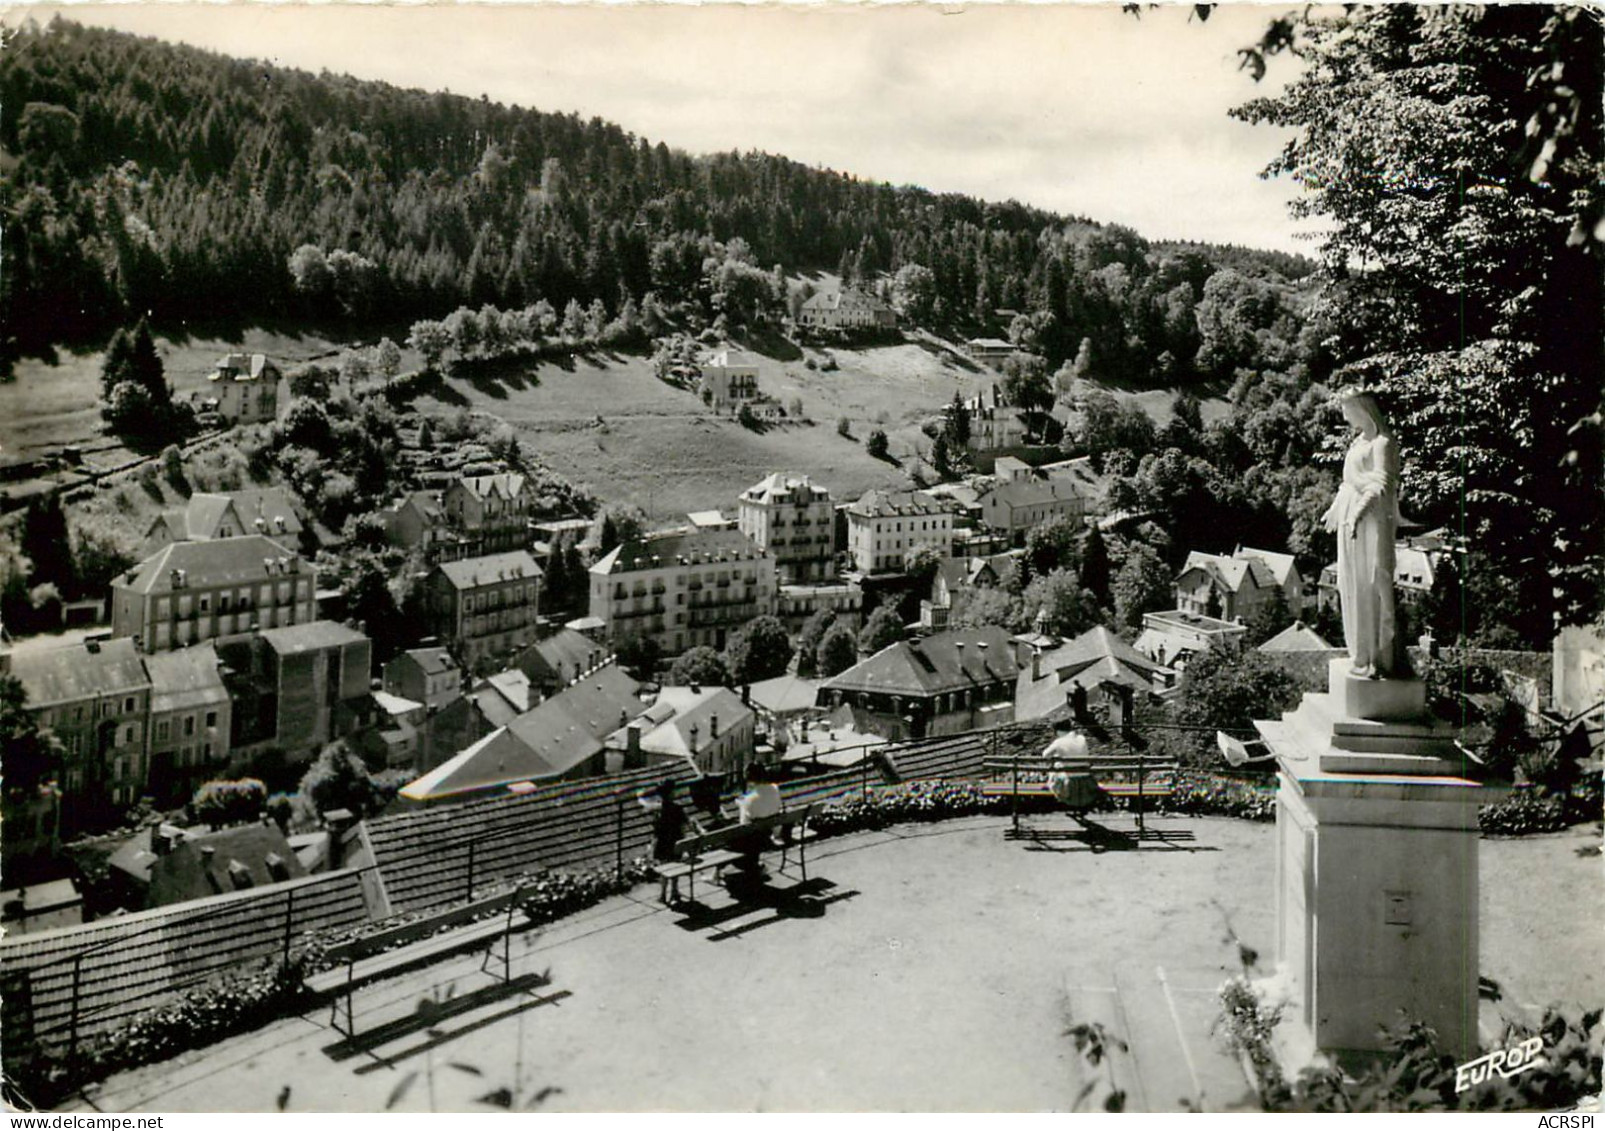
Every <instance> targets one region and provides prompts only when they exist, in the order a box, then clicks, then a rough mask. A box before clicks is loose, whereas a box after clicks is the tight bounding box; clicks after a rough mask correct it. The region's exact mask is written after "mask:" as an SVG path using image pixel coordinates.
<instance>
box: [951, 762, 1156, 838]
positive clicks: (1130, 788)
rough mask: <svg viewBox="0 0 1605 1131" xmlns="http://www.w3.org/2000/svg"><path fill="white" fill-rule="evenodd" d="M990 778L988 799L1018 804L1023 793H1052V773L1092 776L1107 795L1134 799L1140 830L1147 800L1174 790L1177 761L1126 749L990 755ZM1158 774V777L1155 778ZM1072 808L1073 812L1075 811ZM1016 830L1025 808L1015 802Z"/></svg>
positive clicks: (987, 764)
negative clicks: (1125, 778) (1120, 777)
mask: <svg viewBox="0 0 1605 1131" xmlns="http://www.w3.org/2000/svg"><path fill="white" fill-rule="evenodd" d="M982 768H983V770H984V772H985V773H986V774H987V775H988V776H989V777H990V778H991V780H988V781H984V782H982V783H981V794H982V796H984V797H1009V798H1013V799H1015V801H1016V802H1018V800H1019V799H1020V798H1022V797H1053V796H1055V795H1054V792H1053V786H1052V784H1051V783H1050V782H1049V780H1048V779H1049V776H1050V775H1052V774H1072V775H1082V776H1088V777H1091V778H1092V779H1093V780H1094V782H1095V783H1096V784H1097V787H1098V791H1099V792H1100V793H1102V794H1103V795H1105V796H1107V797H1127V798H1131V799H1132V800H1133V801H1134V802H1135V808H1136V812H1137V828H1138V830H1139V831H1142V830H1144V829H1145V825H1144V822H1143V802H1144V800H1146V799H1147V798H1150V797H1169V796H1170V794H1171V791H1172V789H1173V782H1174V776H1175V772H1176V762H1175V761H1174V760H1173V759H1168V758H1149V757H1147V756H1145V755H1142V754H1132V753H1130V752H1127V751H1109V752H1106V753H1097V754H1093V753H1089V754H1087V755H1086V756H1085V757H1080V758H1074V757H1062V756H1058V757H1048V756H1046V755H1042V754H1020V755H1016V756H1015V757H1013V758H988V759H986V760H985V761H984V762H983V763H982ZM1116 774H1120V775H1127V776H1135V778H1136V780H1135V781H1122V780H1118V779H1116V778H1114V777H1113V776H1112V775H1116ZM1152 778H1157V779H1158V780H1157V781H1156V780H1151V779H1152ZM1072 811H1073V810H1072ZM1013 817H1014V822H1013V831H1014V834H1015V835H1018V834H1019V830H1020V808H1019V805H1018V803H1017V804H1016V805H1015V806H1014V812H1013Z"/></svg>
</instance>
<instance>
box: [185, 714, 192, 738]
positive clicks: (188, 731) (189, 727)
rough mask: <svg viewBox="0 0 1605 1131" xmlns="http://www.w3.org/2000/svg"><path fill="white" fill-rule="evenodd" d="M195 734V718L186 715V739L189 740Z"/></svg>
mask: <svg viewBox="0 0 1605 1131" xmlns="http://www.w3.org/2000/svg"><path fill="white" fill-rule="evenodd" d="M194 733H195V716H194V715H185V716H184V737H185V738H188V737H190V736H191V735H192V734H194Z"/></svg>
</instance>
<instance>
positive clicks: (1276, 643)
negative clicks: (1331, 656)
mask: <svg viewBox="0 0 1605 1131" xmlns="http://www.w3.org/2000/svg"><path fill="white" fill-rule="evenodd" d="M1259 650H1260V651H1261V652H1330V651H1331V650H1332V645H1330V644H1328V643H1327V642H1326V641H1325V640H1322V639H1321V637H1320V635H1319V634H1318V633H1317V632H1316V631H1315V630H1314V629H1313V628H1311V627H1310V626H1309V625H1307V624H1305V623H1304V622H1303V621H1294V622H1293V623H1292V624H1290V625H1288V626H1287V627H1286V628H1284V629H1282V631H1281V632H1278V633H1277V634H1276V635H1275V636H1273V637H1271V638H1270V639H1269V640H1267V641H1266V642H1265V643H1263V644H1261V645H1260V646H1259Z"/></svg>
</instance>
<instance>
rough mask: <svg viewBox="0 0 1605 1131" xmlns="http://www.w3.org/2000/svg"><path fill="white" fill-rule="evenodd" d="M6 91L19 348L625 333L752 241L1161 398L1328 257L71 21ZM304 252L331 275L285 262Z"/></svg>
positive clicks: (1205, 372)
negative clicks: (419, 323)
mask: <svg viewBox="0 0 1605 1131" xmlns="http://www.w3.org/2000/svg"><path fill="white" fill-rule="evenodd" d="M0 104H3V105H5V106H6V107H7V108H8V111H9V112H8V113H7V114H6V115H5V116H4V119H3V123H0V145H3V147H4V150H5V158H4V159H5V168H6V172H7V177H6V182H5V190H4V191H5V198H4V201H3V204H4V208H5V214H6V218H7V219H8V221H10V222H9V223H7V224H6V226H5V237H4V238H5V245H4V251H5V256H6V259H7V261H8V263H9V264H10V265H11V267H12V269H11V270H9V271H7V272H6V273H5V277H4V279H3V281H0V287H3V290H0V317H3V319H4V323H5V326H6V328H7V333H8V334H10V335H13V336H14V337H13V338H12V339H11V340H10V341H8V342H7V343H6V352H7V355H8V356H16V355H17V354H18V353H19V352H22V353H27V352H31V351H34V350H38V349H41V348H44V347H46V346H48V345H51V344H53V343H60V342H64V341H81V340H102V339H104V337H105V336H106V334H107V333H109V332H110V329H111V328H112V327H113V326H115V325H117V324H119V323H121V322H125V321H128V320H129V319H130V317H131V316H138V315H144V314H148V315H149V316H150V318H151V320H152V322H153V324H154V325H155V326H157V327H158V328H161V327H164V326H167V327H176V326H177V325H179V324H180V323H181V322H183V323H188V324H191V325H196V324H215V323H217V322H219V321H232V322H235V323H240V322H253V321H267V320H273V319H280V318H297V317H304V318H316V319H318V320H320V321H322V322H324V323H329V322H341V321H343V322H345V323H347V324H350V325H352V326H362V325H364V324H366V323H368V322H371V321H373V320H375V319H377V318H378V317H380V316H381V315H382V316H383V318H384V319H385V320H386V321H387V322H388V323H389V324H395V323H397V322H401V321H404V320H410V319H414V318H423V317H441V316H444V315H445V314H446V313H447V312H449V311H451V310H453V309H455V308H457V307H459V306H464V305H466V306H468V307H471V308H479V307H481V306H483V305H486V304H491V305H494V306H497V307H500V308H503V309H518V308H523V307H527V306H530V305H532V304H534V303H536V302H546V303H549V304H550V305H551V306H552V307H553V308H555V309H556V310H559V311H562V310H564V309H565V307H566V306H567V305H568V304H569V303H570V302H571V301H575V300H577V301H578V302H579V303H580V304H581V305H584V306H589V305H590V304H591V303H593V302H597V301H599V302H601V303H602V304H603V305H604V307H605V308H606V311H607V314H608V315H609V316H612V315H615V314H617V313H618V310H619V308H620V307H621V306H622V305H623V304H624V303H625V302H627V301H633V302H635V303H638V304H639V303H641V302H643V301H644V300H645V298H646V296H647V294H648V293H649V292H651V293H653V294H654V295H655V297H656V299H657V301H659V302H661V303H663V304H664V305H668V306H672V305H674V304H676V303H678V302H682V301H686V300H688V299H691V298H693V297H695V292H696V290H697V288H698V287H699V286H703V285H704V275H703V265H704V262H705V260H706V259H707V258H708V257H709V256H710V255H716V254H718V253H719V251H720V250H721V249H722V248H723V246H724V245H726V244H729V243H731V242H733V241H736V240H740V241H741V243H742V246H743V248H744V251H743V257H744V258H747V257H750V259H751V260H752V261H753V262H754V263H756V264H757V265H759V266H761V267H762V268H763V269H765V270H768V269H770V268H773V267H777V266H778V267H780V268H781V269H783V270H784V271H785V272H793V273H795V272H800V271H814V270H827V271H832V272H840V273H841V275H842V276H843V277H845V278H847V279H849V280H865V281H874V280H876V279H883V280H890V279H892V278H893V277H896V276H897V274H898V272H899V271H900V270H902V269H904V268H910V270H909V271H907V272H905V273H904V274H903V275H902V279H903V281H904V283H905V284H906V287H905V293H903V294H902V295H901V297H902V298H903V299H904V300H906V301H907V302H908V303H909V304H910V305H911V306H912V307H913V308H914V310H915V312H916V314H917V315H918V318H919V320H920V321H923V322H933V323H936V324H941V325H948V326H954V327H958V328H968V329H973V330H976V331H991V332H994V333H1000V332H1004V331H1006V330H1009V329H1011V328H1012V329H1013V330H1014V332H1015V334H1016V335H1017V336H1019V335H1023V334H1029V335H1030V344H1031V345H1032V346H1033V347H1034V348H1036V349H1038V350H1040V351H1041V352H1042V353H1043V354H1044V355H1045V356H1046V359H1047V361H1048V364H1049V365H1050V366H1051V367H1057V366H1058V365H1059V363H1061V362H1063V361H1066V360H1070V359H1073V358H1076V357H1077V356H1078V355H1080V356H1081V358H1082V361H1083V364H1084V365H1086V366H1094V367H1096V368H1097V370H1098V372H1100V373H1101V374H1103V375H1106V376H1111V377H1116V378H1123V379H1129V380H1138V381H1149V380H1155V381H1159V382H1162V383H1171V382H1175V381H1182V380H1186V379H1188V378H1190V377H1193V376H1226V377H1229V376H1230V375H1231V374H1232V371H1233V367H1234V366H1235V365H1236V364H1237V363H1238V362H1239V361H1240V360H1241V357H1240V356H1238V354H1239V353H1240V350H1238V349H1237V346H1236V345H1234V344H1233V343H1230V342H1225V341H1223V342H1221V343H1219V344H1218V346H1219V348H1209V347H1208V343H1205V342H1202V341H1201V339H1200V333H1199V327H1200V326H1201V325H1202V326H1204V327H1206V328H1207V327H1210V326H1213V325H1217V324H1220V323H1222V322H1233V321H1239V320H1241V318H1242V317H1248V318H1250V319H1251V320H1252V321H1253V325H1252V326H1251V327H1250V332H1252V331H1253V330H1255V329H1261V330H1262V329H1265V328H1268V327H1270V326H1272V325H1273V324H1274V323H1275V322H1276V321H1277V320H1278V319H1279V318H1286V317H1287V315H1288V311H1289V309H1290V308H1292V307H1293V306H1296V305H1297V303H1296V296H1294V295H1293V288H1292V281H1293V280H1296V279H1298V278H1300V277H1302V276H1305V275H1307V274H1308V273H1309V271H1310V270H1312V268H1313V264H1312V263H1309V262H1307V261H1304V260H1301V259H1298V258H1296V257H1293V256H1287V255H1281V254H1278V253H1271V252H1257V251H1246V250H1243V249H1235V248H1215V247H1208V246H1201V245H1186V244H1172V245H1165V246H1163V247H1158V246H1150V245H1149V244H1148V243H1147V242H1146V241H1144V240H1143V239H1142V238H1141V237H1139V236H1138V235H1137V234H1136V233H1134V232H1131V231H1129V230H1126V229H1122V228H1118V227H1106V226H1100V225H1098V224H1095V223H1092V222H1091V221H1088V220H1084V219H1075V218H1070V219H1066V218H1063V217H1058V216H1054V215H1051V214H1048V213H1045V212H1042V211H1039V210H1037V209H1033V208H1029V207H1026V206H1023V205H1020V204H1014V203H1008V204H990V203H983V202H981V201H977V200H974V199H972V198H969V197H964V196H957V195H937V194H933V193H930V192H926V191H923V190H920V189H916V188H893V187H891V186H889V185H884V184H869V183H864V182H860V181H858V180H855V179H853V178H852V177H849V176H843V175H840V174H837V173H833V172H826V171H822V170H818V169H810V168H808V167H806V166H803V165H800V164H798V163H796V162H794V161H789V160H786V159H784V158H781V157H774V156H769V155H766V154H761V153H745V154H736V153H727V154H719V155H715V156H711V157H692V156H688V155H687V154H685V153H682V152H677V151H674V150H671V149H669V148H668V147H667V146H665V145H663V144H661V143H660V144H656V145H654V144H652V143H651V142H649V141H648V140H646V139H643V138H637V137H635V136H633V135H631V134H629V133H627V132H625V131H624V130H623V129H620V128H619V127H617V126H614V125H611V124H609V123H606V122H603V121H601V120H599V119H595V118H593V119H591V120H589V121H583V120H581V119H580V118H579V117H577V116H575V115H564V114H553V113H542V112H539V111H535V110H525V109H519V108H517V107H507V106H502V105H500V104H497V103H492V102H490V101H488V100H485V99H480V100H474V99H470V98H465V97H461V96H456V95H449V94H429V93H424V92H421V91H416V90H400V89H397V88H394V87H391V86H388V85H385V84H382V83H374V82H362V81H357V80H355V79H351V78H346V77H342V76H337V75H329V74H322V75H316V76H314V75H311V74H307V73H304V72H299V71H292V70H286V69H283V68H278V67H270V66H267V65H264V64H261V63H255V62H248V61H242V60H234V59H228V58H224V57H221V56H217V55H213V54H209V53H206V52H203V51H199V50H195V49H192V48H187V47H179V46H173V45H168V44H163V43H159V42H156V41H154V40H150V39H141V38H137V37H134V36H131V35H127V34H123V33H118V32H110V31H103V30H97V29H93V28H86V27H81V26H78V25H74V24H72V23H68V22H65V21H62V20H59V19H58V20H55V21H53V22H51V24H50V25H49V26H48V27H46V28H37V27H25V28H23V29H22V30H20V31H19V32H17V33H16V35H15V36H14V37H13V38H12V40H11V42H10V43H9V44H8V45H7V50H6V52H5V53H4V56H3V57H0ZM301 248H311V249H314V251H315V252H316V253H317V262H318V263H320V264H326V265H327V269H326V270H319V271H317V272H316V273H315V275H314V276H312V277H310V278H309V277H308V275H307V274H306V273H305V272H296V271H294V270H292V268H291V259H292V256H294V255H295V253H296V252H297V250H298V249H301ZM303 262H304V259H303ZM1217 271H1220V272H1221V274H1222V275H1223V278H1222V279H1221V280H1220V281H1218V282H1216V283H1215V285H1214V287H1213V288H1212V289H1211V287H1210V280H1211V277H1212V276H1214V275H1216V273H1217ZM1200 306H1203V307H1204V308H1205V309H1204V310H1203V311H1202V312H1201V313H1200V312H1199V310H1198V308H1199V307H1200ZM1228 306H1229V307H1230V309H1229V310H1226V309H1225V308H1226V307H1228ZM1222 311H1224V313H1222ZM1000 312H1005V313H1003V314H1001V315H1000ZM1013 323H1018V325H1011V324H1013ZM1201 346H1203V347H1205V348H1204V349H1203V352H1202V357H1200V352H1201ZM1200 370H1201V371H1200Z"/></svg>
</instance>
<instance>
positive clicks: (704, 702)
mask: <svg viewBox="0 0 1605 1131" xmlns="http://www.w3.org/2000/svg"><path fill="white" fill-rule="evenodd" d="M642 717H643V718H644V719H646V720H648V721H649V723H650V727H649V729H648V728H643V731H644V733H642V735H641V749H642V750H645V751H647V752H648V753H650V754H659V755H663V756H665V757H687V758H689V757H692V756H693V755H694V754H695V752H696V751H695V750H693V749H692V742H691V731H692V729H693V728H695V729H696V732H697V738H696V746H697V748H699V749H705V748H706V747H707V746H708V744H709V742H710V741H711V740H712V736H713V720H714V718H715V717H717V718H718V720H719V727H720V730H721V732H724V731H728V729H729V728H730V727H733V726H739V725H740V724H742V723H743V722H746V721H747V720H748V719H751V718H752V717H753V711H752V708H751V707H748V706H747V705H746V704H745V703H743V702H742V701H741V699H740V697H739V696H737V695H736V694H735V693H734V692H733V691H731V690H730V689H729V688H728V687H701V688H698V689H696V690H695V691H693V690H692V689H691V688H689V687H665V688H664V689H663V690H662V691H660V692H659V693H658V700H657V702H656V703H654V704H652V707H651V709H649V710H648V711H646V712H644V713H643V716H642ZM624 732H625V728H624V727H620V728H618V729H616V730H615V731H613V732H612V734H611V735H610V736H609V738H608V740H607V745H609V746H610V747H613V748H615V749H617V748H620V747H623V746H624V745H625V744H626V743H627V741H628V738H627V736H626V734H625V733H624Z"/></svg>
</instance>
